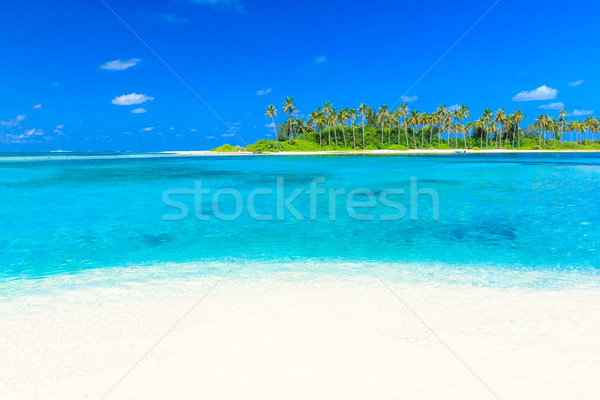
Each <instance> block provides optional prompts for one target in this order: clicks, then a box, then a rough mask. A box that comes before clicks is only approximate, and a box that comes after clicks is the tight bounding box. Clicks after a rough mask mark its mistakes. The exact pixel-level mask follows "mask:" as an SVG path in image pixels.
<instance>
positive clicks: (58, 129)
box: [53, 124, 65, 135]
mask: <svg viewBox="0 0 600 400" xmlns="http://www.w3.org/2000/svg"><path fill="white" fill-rule="evenodd" d="M64 127H65V126H64V125H63V124H60V125H56V128H54V131H53V132H54V133H57V134H59V135H62V134H63V131H62V130H63V128H64Z"/></svg>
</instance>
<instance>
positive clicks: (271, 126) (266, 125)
mask: <svg viewBox="0 0 600 400" xmlns="http://www.w3.org/2000/svg"><path fill="white" fill-rule="evenodd" d="M265 128H275V124H274V123H273V122H269V123H268V124H265Z"/></svg>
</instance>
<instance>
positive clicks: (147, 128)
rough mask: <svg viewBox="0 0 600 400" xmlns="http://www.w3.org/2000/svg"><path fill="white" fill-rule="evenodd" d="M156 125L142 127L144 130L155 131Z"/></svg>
mask: <svg viewBox="0 0 600 400" xmlns="http://www.w3.org/2000/svg"><path fill="white" fill-rule="evenodd" d="M153 130H154V127H153V126H147V127H145V128H142V132H150V131H153Z"/></svg>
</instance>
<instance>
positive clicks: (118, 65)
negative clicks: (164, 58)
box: [100, 58, 142, 71]
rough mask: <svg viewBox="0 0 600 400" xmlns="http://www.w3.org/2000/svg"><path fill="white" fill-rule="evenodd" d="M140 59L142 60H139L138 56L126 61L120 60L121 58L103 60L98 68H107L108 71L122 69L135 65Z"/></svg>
mask: <svg viewBox="0 0 600 400" xmlns="http://www.w3.org/2000/svg"><path fill="white" fill-rule="evenodd" d="M140 61H142V60H140V59H139V58H131V59H129V60H126V61H122V60H114V61H108V62H105V63H104V64H102V65H101V66H100V68H102V69H107V70H110V71H123V70H125V69H127V68H131V67H135V66H136V65H137V63H139V62H140Z"/></svg>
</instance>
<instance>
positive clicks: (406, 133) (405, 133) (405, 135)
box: [398, 116, 410, 149]
mask: <svg viewBox="0 0 600 400" xmlns="http://www.w3.org/2000/svg"><path fill="white" fill-rule="evenodd" d="M398 132H400V121H398ZM404 137H405V138H406V148H407V149H410V146H409V145H408V132H407V130H406V116H405V117H404Z"/></svg>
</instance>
